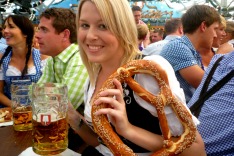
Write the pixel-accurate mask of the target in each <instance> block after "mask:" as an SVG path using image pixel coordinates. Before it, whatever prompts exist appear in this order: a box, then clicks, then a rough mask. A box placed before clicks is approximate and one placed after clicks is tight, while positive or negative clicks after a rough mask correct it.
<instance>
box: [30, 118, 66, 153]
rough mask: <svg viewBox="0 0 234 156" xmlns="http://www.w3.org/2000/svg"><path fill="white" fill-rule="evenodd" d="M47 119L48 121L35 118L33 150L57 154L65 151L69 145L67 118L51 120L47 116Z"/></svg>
mask: <svg viewBox="0 0 234 156" xmlns="http://www.w3.org/2000/svg"><path fill="white" fill-rule="evenodd" d="M51 118H52V117H51ZM45 119H46V120H45V121H46V122H44V121H39V120H34V119H33V151H34V152H35V153H37V154H40V155H55V154H59V153H61V152H63V151H65V150H66V149H67V147H68V137H67V136H68V135H67V134H68V125H67V121H66V118H63V119H59V120H57V121H53V120H51V122H50V120H49V119H48V118H47V117H45ZM52 119H53V118H52Z"/></svg>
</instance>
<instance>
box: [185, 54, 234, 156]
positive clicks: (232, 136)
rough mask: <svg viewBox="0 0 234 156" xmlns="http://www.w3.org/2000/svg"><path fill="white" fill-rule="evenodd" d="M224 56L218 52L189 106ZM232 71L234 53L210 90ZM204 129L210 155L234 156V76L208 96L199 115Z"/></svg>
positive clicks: (222, 64) (223, 63)
mask: <svg viewBox="0 0 234 156" xmlns="http://www.w3.org/2000/svg"><path fill="white" fill-rule="evenodd" d="M220 56H221V55H215V56H214V57H213V59H212V60H211V63H210V65H209V66H208V69H207V71H206V73H205V75H204V77H203V79H202V82H201V84H200V85H199V87H198V88H197V90H196V92H195V93H194V95H193V97H192V99H191V101H190V102H189V103H188V107H191V106H192V105H193V104H194V103H195V102H196V101H197V99H198V97H199V95H200V92H201V89H202V87H203V85H204V81H205V79H206V77H207V75H208V73H209V72H210V69H211V67H212V66H213V64H214V62H215V61H216V60H217V59H218V58H219V57H220ZM231 70H234V52H231V53H229V54H226V55H225V56H224V58H223V59H222V60H221V62H220V63H219V66H218V67H217V69H216V70H215V73H214V75H213V77H212V79H211V82H210V84H209V87H208V89H207V90H209V89H210V88H211V87H212V86H214V85H215V84H216V83H217V82H218V81H220V80H221V79H222V78H223V77H224V76H226V75H227V74H228V73H229V72H230V71H231ZM198 119H199V120H200V122H201V123H200V125H198V131H199V132H200V134H201V136H202V138H203V140H204V143H205V147H206V152H207V154H208V155H209V156H233V155H234V78H232V79H231V80H229V81H228V82H227V83H226V84H225V85H224V86H223V87H222V88H221V89H220V90H218V91H217V92H216V93H214V94H213V95H212V96H211V97H210V98H209V99H207V100H206V101H205V103H204V105H203V107H202V109H201V112H200V115H199V118H198Z"/></svg>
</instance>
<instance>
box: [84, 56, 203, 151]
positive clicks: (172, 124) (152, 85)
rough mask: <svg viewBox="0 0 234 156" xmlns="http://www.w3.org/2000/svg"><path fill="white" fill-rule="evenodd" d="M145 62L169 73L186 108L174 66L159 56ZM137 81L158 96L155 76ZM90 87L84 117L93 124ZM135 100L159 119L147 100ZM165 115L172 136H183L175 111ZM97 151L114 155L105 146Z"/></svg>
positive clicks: (170, 83)
mask: <svg viewBox="0 0 234 156" xmlns="http://www.w3.org/2000/svg"><path fill="white" fill-rule="evenodd" d="M144 60H153V61H155V62H156V63H158V64H160V65H161V67H162V68H163V69H164V70H165V71H166V73H167V76H168V80H169V85H170V88H171V90H172V93H173V94H174V95H175V96H176V97H177V98H178V99H179V100H180V101H181V102H182V103H183V104H184V105H185V106H186V102H185V96H184V92H183V89H182V88H180V84H179V82H178V81H177V78H176V76H175V73H174V70H173V68H172V66H171V65H170V63H169V62H168V61H167V60H166V59H164V58H163V57H161V56H159V55H152V56H146V57H144ZM146 79H147V81H146ZM135 80H136V81H137V82H138V83H139V84H140V85H141V86H142V87H143V88H145V89H146V90H147V91H149V92H151V93H152V94H154V95H157V94H158V92H159V87H158V84H157V82H156V80H155V78H154V77H153V76H151V75H148V74H137V75H136V76H135ZM88 86H89V90H88V92H85V94H84V103H85V110H84V116H85V119H86V120H87V121H88V123H91V122H92V119H91V108H92V105H91V103H90V101H91V97H92V95H93V93H94V90H95V87H94V86H91V85H89V81H87V83H86V85H85V90H87V88H88ZM134 98H135V100H136V102H137V103H138V104H139V105H140V106H141V107H143V108H145V109H147V110H148V111H149V112H150V113H151V114H152V115H154V116H156V117H157V112H156V109H155V107H154V106H152V105H151V104H149V103H148V102H146V101H145V100H143V99H141V98H140V97H139V96H138V95H136V94H134ZM186 108H187V106H186ZM187 109H188V108H187ZM188 110H189V109H188ZM165 114H166V116H167V120H168V125H169V128H170V130H171V132H172V135H173V136H177V135H181V134H182V133H183V126H182V125H181V123H180V122H179V120H178V118H177V117H176V115H175V113H174V111H173V110H172V109H171V107H170V106H166V107H165ZM193 121H194V123H195V124H196V125H197V124H199V121H198V120H197V119H196V118H195V117H193ZM96 149H97V150H98V151H99V152H101V153H102V154H104V155H105V156H112V153H111V152H110V151H109V149H108V148H106V147H105V146H103V145H99V146H97V147H96ZM138 155H140V156H143V155H145V153H144V154H139V153H138ZM148 155H149V154H148Z"/></svg>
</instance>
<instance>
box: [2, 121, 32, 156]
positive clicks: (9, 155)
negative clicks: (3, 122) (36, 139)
mask: <svg viewBox="0 0 234 156" xmlns="http://www.w3.org/2000/svg"><path fill="white" fill-rule="evenodd" d="M30 146H32V131H24V132H17V131H15V130H14V128H13V126H6V127H0V155H1V156H18V155H19V154H20V153H21V152H23V151H24V150H25V149H27V148H28V147H30Z"/></svg>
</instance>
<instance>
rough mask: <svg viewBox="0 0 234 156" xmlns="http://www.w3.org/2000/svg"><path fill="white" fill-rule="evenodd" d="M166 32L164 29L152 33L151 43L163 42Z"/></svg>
mask: <svg viewBox="0 0 234 156" xmlns="http://www.w3.org/2000/svg"><path fill="white" fill-rule="evenodd" d="M163 35H164V31H163V29H160V28H157V29H155V30H154V31H153V32H152V33H150V43H155V42H158V41H161V40H163Z"/></svg>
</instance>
